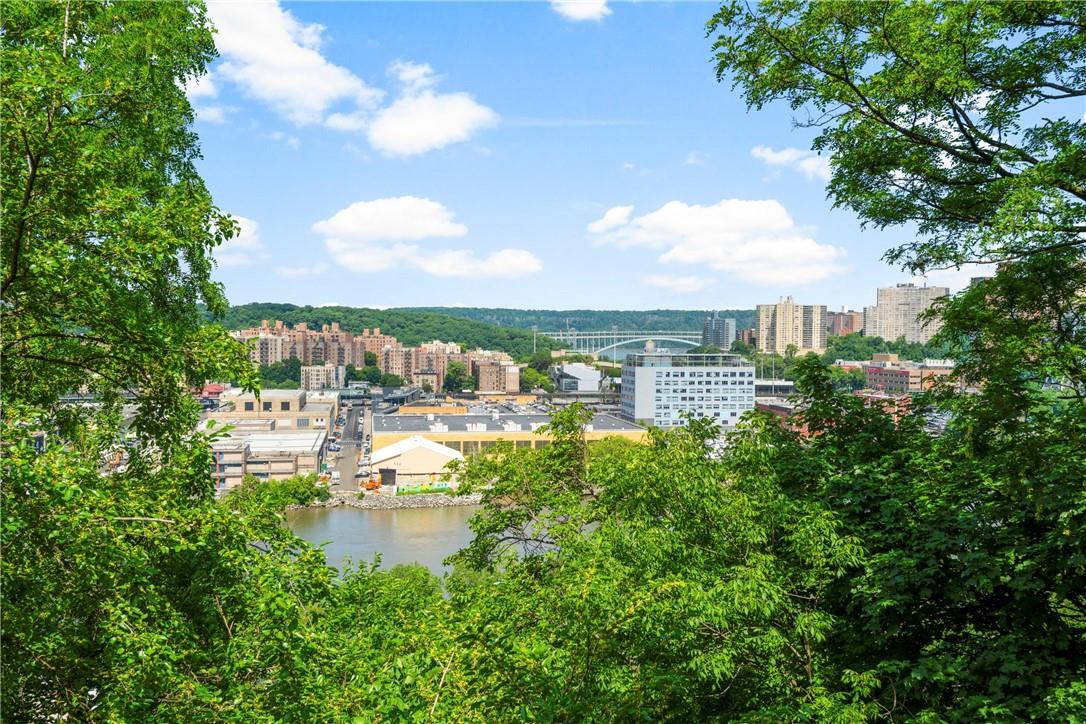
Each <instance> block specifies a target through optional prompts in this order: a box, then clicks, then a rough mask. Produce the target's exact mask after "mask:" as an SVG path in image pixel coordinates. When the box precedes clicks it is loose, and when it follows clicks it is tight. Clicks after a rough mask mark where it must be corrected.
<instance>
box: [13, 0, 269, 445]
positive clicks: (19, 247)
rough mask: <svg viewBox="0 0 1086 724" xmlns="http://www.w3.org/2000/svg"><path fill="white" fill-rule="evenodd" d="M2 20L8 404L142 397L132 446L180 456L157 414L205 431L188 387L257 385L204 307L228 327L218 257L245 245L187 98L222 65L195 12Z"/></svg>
mask: <svg viewBox="0 0 1086 724" xmlns="http://www.w3.org/2000/svg"><path fill="white" fill-rule="evenodd" d="M2 22H3V50H2V56H0V68H2V72H3V81H4V92H3V106H2V114H3V115H2V122H0V148H2V152H0V169H2V176H0V199H2V204H3V214H2V221H0V294H2V296H3V300H4V301H3V305H0V324H2V327H3V330H4V339H3V354H2V358H3V360H2V364H0V387H2V390H3V391H2V395H3V400H4V401H5V402H9V401H12V400H19V401H22V402H25V403H29V404H34V405H37V406H39V407H54V406H55V405H56V403H57V399H58V398H59V396H60V395H63V394H65V393H69V392H73V391H76V390H80V389H87V390H88V391H90V392H91V393H94V394H96V395H98V396H100V397H102V398H103V399H104V400H105V402H106V403H107V404H116V403H117V402H118V393H119V392H120V391H121V390H125V389H127V390H132V391H134V392H135V393H136V395H137V400H136V403H137V414H136V418H135V421H134V423H133V428H134V431H135V432H136V433H137V434H138V435H139V436H140V437H141V439H142V440H144V441H149V440H151V439H152V438H153V439H154V440H155V444H156V445H157V447H158V448H159V449H160V450H161V451H162V452H164V453H166V454H169V453H170V451H171V449H172V447H173V446H174V445H176V444H180V434H179V433H178V432H177V429H183V428H184V425H181V426H180V428H174V427H173V424H172V423H173V422H174V421H173V420H169V421H166V420H164V419H163V412H164V411H165V410H170V411H171V413H172V414H174V415H178V416H183V417H184V419H185V420H187V421H190V422H194V421H195V420H196V419H197V417H196V416H197V414H198V407H197V406H194V405H191V404H187V402H186V401H187V397H188V395H187V390H188V388H189V387H191V386H195V385H202V384H203V383H204V382H205V381H206V380H208V379H238V380H239V381H241V382H242V383H243V384H245V385H249V386H252V385H254V384H255V383H256V380H255V378H254V376H253V374H252V370H251V368H250V367H249V365H248V364H246V363H245V356H246V355H245V350H244V347H243V346H242V345H240V344H238V343H236V342H235V341H234V340H233V339H231V338H230V337H229V336H228V335H227V334H226V333H225V332H224V331H223V329H222V328H221V327H218V326H217V325H214V326H207V327H203V326H201V317H200V315H199V314H198V312H197V310H196V307H195V304H196V302H197V301H202V302H203V303H204V304H206V305H207V308H208V309H209V310H210V315H211V316H212V318H216V317H218V316H219V315H221V314H222V313H223V312H224V311H225V309H226V301H225V299H224V297H223V294H222V289H221V288H220V286H219V285H218V284H216V283H215V282H213V281H212V279H211V270H212V264H213V262H212V258H211V251H212V249H214V247H215V246H217V245H218V244H220V243H222V242H223V241H225V240H226V239H228V238H230V237H231V236H233V234H234V233H235V231H236V229H235V226H234V224H233V222H232V221H231V220H230V219H229V218H228V217H226V216H225V215H223V214H222V213H221V212H220V211H219V210H218V209H217V208H216V207H215V206H214V205H213V204H212V201H211V197H210V195H209V194H208V191H207V189H206V188H205V186H204V184H203V181H202V180H201V179H200V177H199V175H198V174H197V172H196V166H195V163H196V160H197V158H198V157H199V149H198V148H197V146H196V138H195V135H194V134H193V133H192V132H191V131H190V130H189V128H188V124H189V123H190V122H191V121H192V119H193V113H192V109H191V108H190V107H189V104H188V101H187V100H186V99H185V94H184V92H183V91H182V89H181V85H182V83H183V82H184V81H185V80H187V79H191V78H194V77H197V76H199V75H201V74H202V73H203V67H204V65H205V63H207V61H208V60H209V59H210V58H211V57H212V56H213V54H214V44H213V42H212V36H211V31H210V28H209V27H207V24H206V21H205V18H204V13H203V10H202V9H200V8H195V7H193V6H191V5H189V4H185V3H175V4H170V5H167V6H163V7H160V8H152V7H150V6H144V5H140V4H132V5H125V6H123V7H122V6H116V7H114V6H103V5H100V4H95V3H75V4H71V3H68V4H61V3H39V2H18V1H15V2H10V3H5V4H4V12H3V20H2ZM121 27H123V28H125V29H126V31H127V32H125V33H118V32H117V28H121ZM136 38H141V39H142V40H140V41H139V42H132V41H133V40H134V39H136ZM179 350H184V351H185V353H184V354H180V353H179ZM68 412H69V413H70V412H71V411H68Z"/></svg>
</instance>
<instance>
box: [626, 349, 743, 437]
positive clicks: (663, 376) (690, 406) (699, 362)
mask: <svg viewBox="0 0 1086 724" xmlns="http://www.w3.org/2000/svg"><path fill="white" fill-rule="evenodd" d="M754 385H755V380H754V365H753V364H752V363H750V362H748V361H747V360H745V359H743V358H742V357H740V356H739V355H736V354H726V353H721V354H672V353H668V352H651V353H644V354H630V355H627V356H626V361H625V362H624V363H623V365H622V392H621V397H620V404H621V417H622V418H623V419H625V420H629V421H631V422H635V423H638V424H641V425H655V426H656V427H665V428H667V427H676V426H681V425H684V424H685V420H684V419H683V416H684V414H690V415H693V416H695V417H707V418H710V419H712V420H714V421H715V422H717V423H718V424H720V425H721V426H723V427H724V428H725V429H727V428H730V427H732V426H734V425H735V424H736V423H737V422H738V421H739V418H740V417H741V416H742V415H743V413H744V412H746V411H747V410H750V409H753V408H754Z"/></svg>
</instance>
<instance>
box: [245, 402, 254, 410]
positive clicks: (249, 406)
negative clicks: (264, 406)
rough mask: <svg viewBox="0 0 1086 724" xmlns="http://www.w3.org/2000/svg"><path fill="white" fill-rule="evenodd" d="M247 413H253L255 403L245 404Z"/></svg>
mask: <svg viewBox="0 0 1086 724" xmlns="http://www.w3.org/2000/svg"><path fill="white" fill-rule="evenodd" d="M245 411H246V412H252V411H253V403H251V402H246V403H245Z"/></svg>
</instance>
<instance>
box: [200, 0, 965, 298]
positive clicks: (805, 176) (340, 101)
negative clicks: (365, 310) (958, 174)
mask: <svg viewBox="0 0 1086 724" xmlns="http://www.w3.org/2000/svg"><path fill="white" fill-rule="evenodd" d="M710 13H711V7H710V6H706V5H683V4H679V5H648V4H614V3H612V4H610V5H608V4H606V3H595V4H593V3H581V4H576V5H573V6H568V5H563V4H561V3H552V4H547V3H524V4H520V3H517V4H513V3H508V4H500V3H498V4H480V5H456V6H451V5H427V6H419V5H411V4H408V5H391V4H350V5H347V4H320V3H309V4H275V3H270V4H261V5H251V4H221V3H212V4H211V5H210V7H209V15H210V17H211V19H212V21H213V22H215V23H216V25H217V27H218V28H219V33H218V36H217V40H216V42H217V45H218V47H219V51H220V54H221V57H220V59H219V60H217V61H216V62H215V63H213V64H212V67H211V73H210V74H209V76H207V77H205V78H204V79H202V80H201V81H199V82H197V83H193V84H190V86H189V88H188V91H189V96H190V98H191V99H192V101H193V104H194V106H195V107H196V109H197V117H198V120H197V122H196V124H195V130H196V131H197V132H198V133H199V135H200V138H201V143H202V147H203V154H204V159H203V161H202V162H201V164H200V168H201V172H202V173H203V175H204V176H205V178H206V180H207V183H208V185H209V187H210V189H211V191H212V194H213V196H214V198H215V199H216V202H217V203H218V204H219V206H220V207H221V208H222V209H223V210H224V211H226V212H227V213H230V214H232V215H234V216H235V217H237V218H238V220H239V224H240V228H241V234H240V236H239V237H238V238H237V239H234V240H232V241H231V242H228V244H227V245H226V246H225V247H224V248H221V249H219V250H218V252H217V254H216V256H217V258H218V261H219V265H220V266H219V269H218V270H217V271H216V275H215V276H216V278H217V279H218V280H219V281H221V282H223V283H224V285H225V287H226V291H227V295H228V297H229V298H230V300H231V302H233V303H246V302H254V301H284V302H292V303H296V304H303V305H306V304H308V305H313V306H318V305H322V304H343V305H349V306H369V307H387V306H428V305H437V304H447V305H464V306H480V307H498V306H503V307H536V308H548V309H574V308H586V307H588V308H610V309H651V308H671V309H720V308H747V309H750V308H754V306H755V305H756V304H758V303H760V302H763V301H766V300H770V299H775V298H777V297H779V296H782V295H794V296H795V297H796V299H797V300H802V301H804V302H805V303H820V304H825V305H827V307H829V308H831V309H836V308H840V307H841V306H846V307H848V308H860V307H862V306H863V305H865V304H870V303H871V302H872V301H874V299H873V297H874V287H876V286H888V285H892V284H895V283H898V282H905V281H909V280H910V279H909V277H908V275H907V274H905V273H904V272H902V271H900V270H897V269H894V268H892V267H890V266H888V265H886V264H885V263H884V262H882V261H881V259H880V257H881V255H882V254H883V252H884V251H885V250H886V249H887V248H889V247H891V246H893V245H895V244H897V243H899V242H901V241H903V240H905V239H906V238H907V236H906V235H903V232H901V231H896V232H892V233H890V232H877V231H872V230H868V231H864V232H861V230H860V227H859V223H858V222H857V220H856V219H855V218H854V216H853V215H852V214H851V213H850V212H847V211H843V210H831V208H830V203H829V202H828V201H827V200H826V198H825V181H826V178H827V176H828V165H827V161H826V159H825V158H823V157H818V156H816V155H815V154H813V153H812V152H810V151H809V150H808V149H809V147H810V141H811V138H812V134H811V133H810V132H809V131H801V130H798V129H794V128H792V113H791V112H790V111H789V110H788V109H787V108H784V107H780V106H771V107H769V108H767V109H765V110H763V111H761V112H749V113H748V112H747V111H746V109H745V108H744V107H743V104H742V101H741V99H740V98H739V97H738V95H737V94H735V93H733V92H732V91H731V89H730V88H729V86H728V84H727V83H723V84H718V83H717V82H716V80H715V78H714V74H713V68H712V63H711V59H712V58H711V49H710V45H711V43H710V41H709V40H708V39H705V38H704V37H703V36H704V23H705V21H706V20H707V19H708V16H709V14H710ZM645 47H652V48H654V50H655V52H654V53H653V54H647V55H646V54H645V53H643V52H642V49H643V48H645ZM656 55H666V56H667V57H668V59H669V62H668V63H666V64H661V63H657V62H654V61H653V57H655V56H656ZM603 270H606V272H604V271H603ZM977 274H978V272H977V271H976V270H962V271H960V272H949V273H937V274H933V275H932V277H931V279H930V283H932V284H944V285H947V286H950V287H951V289H952V290H956V289H958V288H961V287H962V286H964V284H965V283H966V282H967V281H968V277H969V276H975V275H977Z"/></svg>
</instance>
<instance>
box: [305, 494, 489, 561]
mask: <svg viewBox="0 0 1086 724" xmlns="http://www.w3.org/2000/svg"><path fill="white" fill-rule="evenodd" d="M476 510H477V508H476V507H475V506H452V507H446V508H404V509H400V510H360V509H358V508H351V507H347V506H337V507H335V508H306V509H303V510H293V511H290V512H289V513H287V526H288V527H289V528H290V529H291V530H292V531H294V533H295V535H297V536H299V537H301V538H304V539H305V540H307V541H309V542H310V543H313V544H315V545H320V544H322V543H325V544H327V545H325V546H324V555H325V558H326V560H327V561H328V565H330V566H335V567H336V568H339V569H341V570H342V569H343V564H344V561H345V560H346V559H348V558H350V559H351V560H352V561H353V562H354V563H355V564H356V565H357V564H359V563H362V562H371V561H373V557H374V554H376V553H380V554H381V567H382V568H391V567H392V566H394V565H396V564H397V563H421V564H422V565H424V566H426V567H427V568H429V569H430V570H431V571H433V572H434V573H436V574H437V575H439V576H440V575H441V574H442V573H445V572H447V571H448V570H449V569H448V567H446V566H445V565H444V564H443V563H442V561H443V560H444V559H445V558H446V557H447V556H449V555H451V554H453V553H455V552H456V551H458V550H460V549H461V548H463V547H464V546H466V545H467V544H468V543H470V542H471V538H472V534H471V530H470V529H469V528H468V519H469V518H470V517H471V516H472V515H473V514H474V513H475V511H476Z"/></svg>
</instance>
